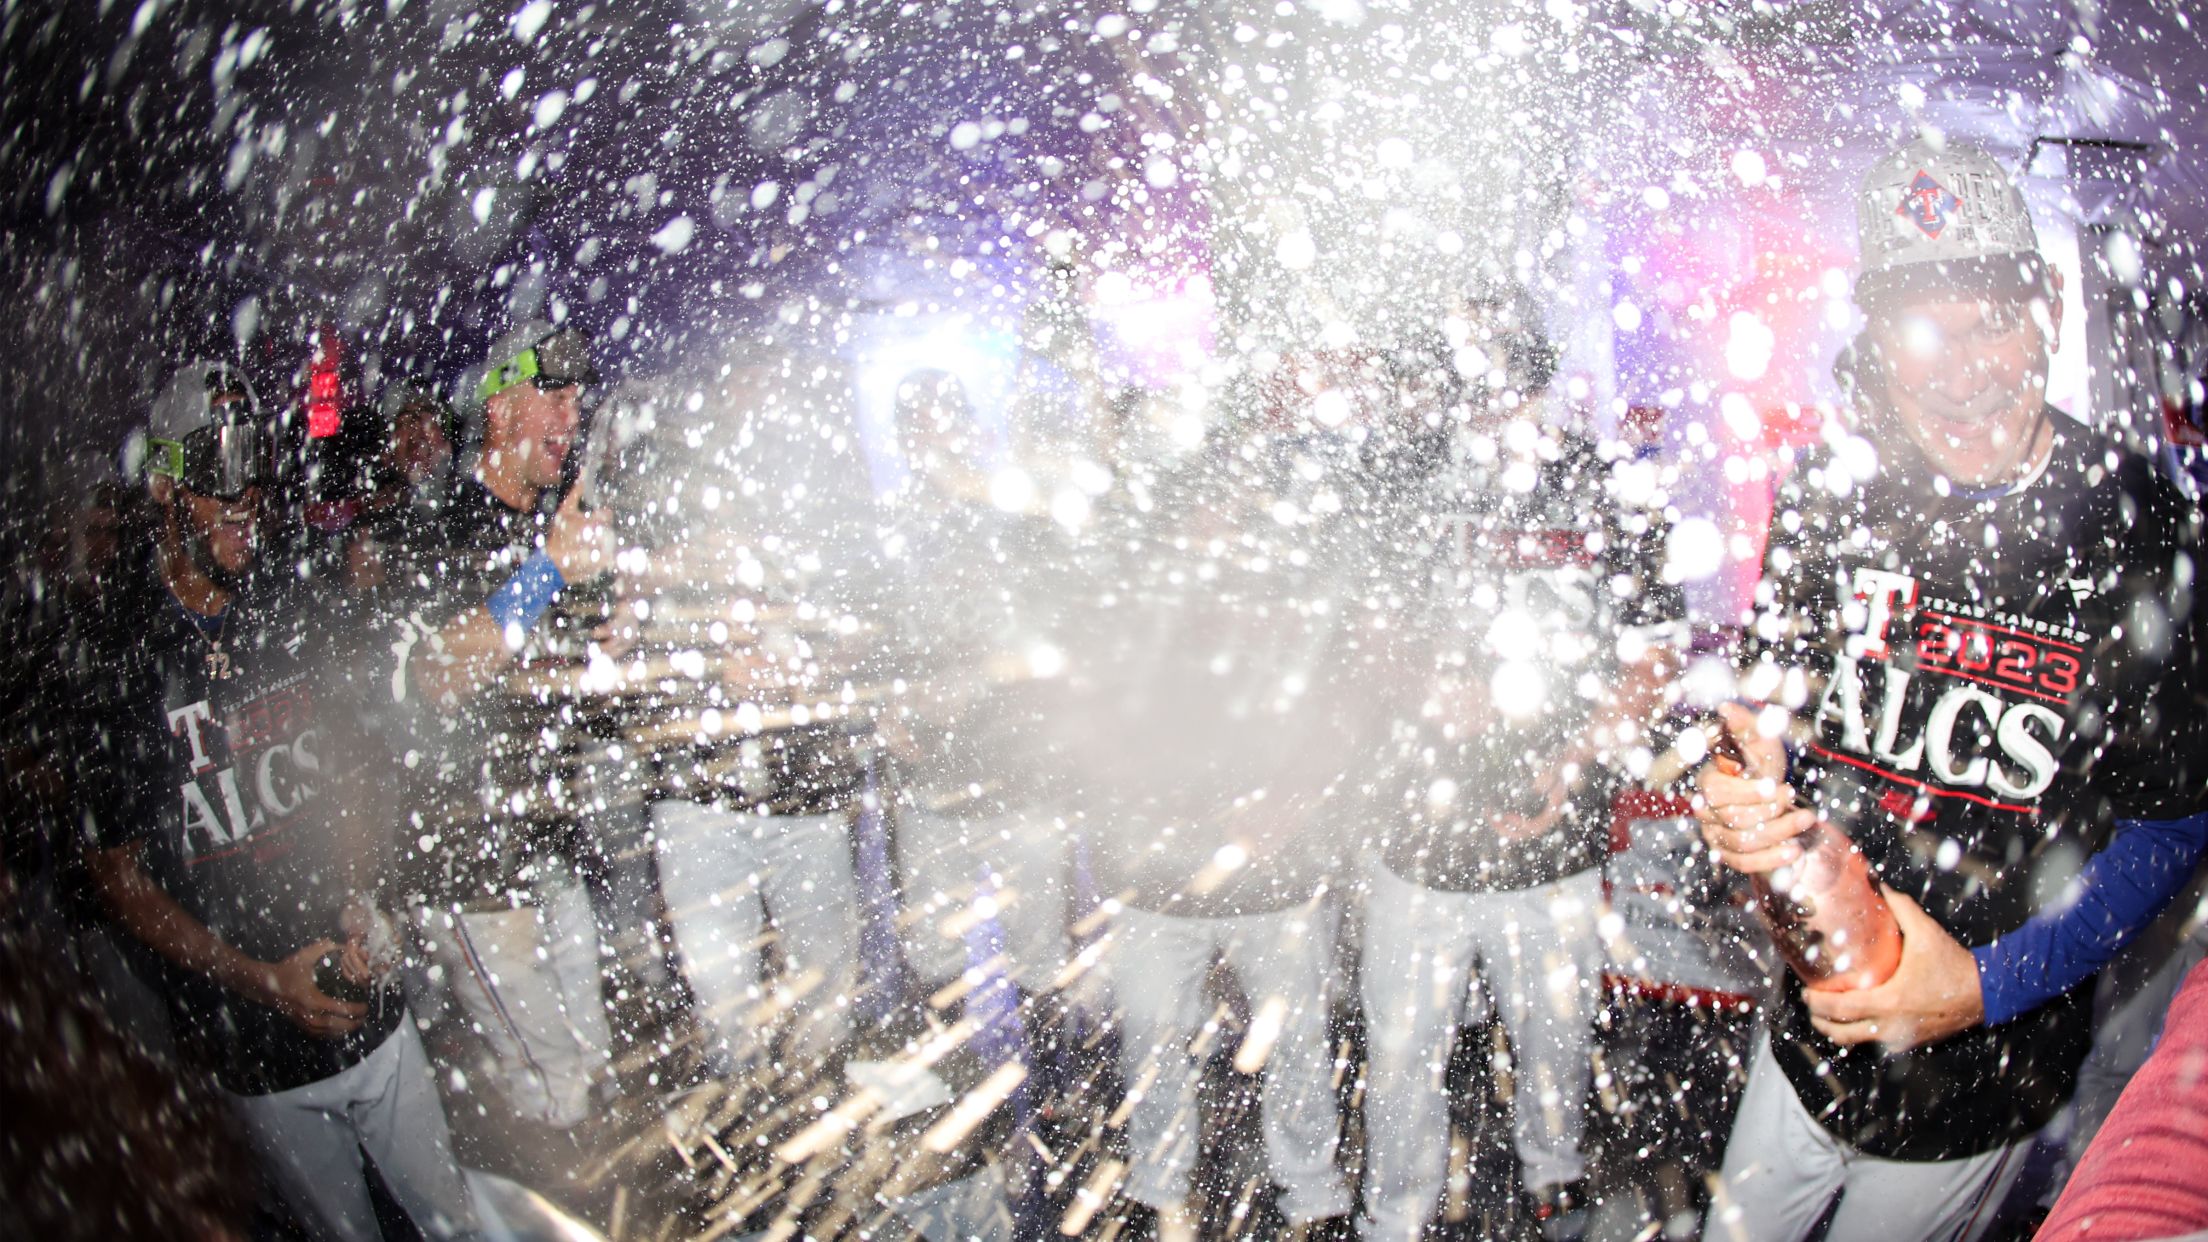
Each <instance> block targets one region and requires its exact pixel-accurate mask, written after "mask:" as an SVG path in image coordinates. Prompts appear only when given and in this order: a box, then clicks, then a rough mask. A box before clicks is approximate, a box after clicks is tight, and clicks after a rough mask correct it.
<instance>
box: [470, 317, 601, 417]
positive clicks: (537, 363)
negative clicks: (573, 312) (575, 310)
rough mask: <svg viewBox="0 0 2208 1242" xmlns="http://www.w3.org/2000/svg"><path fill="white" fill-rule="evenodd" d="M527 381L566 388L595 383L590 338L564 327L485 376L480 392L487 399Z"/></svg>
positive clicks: (540, 386)
mask: <svg viewBox="0 0 2208 1242" xmlns="http://www.w3.org/2000/svg"><path fill="white" fill-rule="evenodd" d="M524 380H528V381H530V382H532V383H534V384H536V386H537V387H539V388H565V387H567V386H568V385H570V384H595V383H597V382H598V372H597V371H596V370H594V369H593V368H592V367H591V365H590V338H589V337H587V336H584V335H583V334H582V333H581V332H578V331H576V330H575V329H573V328H562V329H560V330H559V331H557V332H554V333H553V334H552V335H550V336H548V337H545V338H544V339H543V340H541V341H538V342H537V343H536V344H534V345H532V346H530V347H529V348H527V349H525V350H522V351H521V352H520V353H518V354H516V355H514V357H513V358H512V359H511V360H510V361H507V362H504V363H501V364H500V365H498V366H495V367H492V368H491V369H490V370H489V371H488V372H486V373H485V374H484V376H483V383H482V384H481V385H480V386H479V387H478V389H477V395H478V396H480V397H482V398H483V399H484V400H485V401H488V400H490V399H491V398H492V397H495V396H497V395H498V394H500V393H502V392H504V391H506V390H507V389H509V388H512V387H513V386H514V385H516V384H519V383H521V382H522V381H524Z"/></svg>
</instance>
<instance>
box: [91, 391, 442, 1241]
mask: <svg viewBox="0 0 2208 1242" xmlns="http://www.w3.org/2000/svg"><path fill="white" fill-rule="evenodd" d="M271 438H272V437H270V435H269V432H268V427H267V424H266V423H265V421H264V419H263V416H262V414H261V411H260V410H259V408H258V406H257V404H256V402H255V400H254V396H253V392H252V389H251V387H250V385H249V384H248V383H247V382H246V380H245V378H244V377H243V375H241V374H240V373H239V372H237V371H236V370H235V369H233V368H231V367H229V366H227V365H225V364H221V363H193V364H188V365H186V366H184V367H182V368H180V369H178V370H177V372H176V373H175V374H174V375H173V376H172V377H171V379H170V380H169V382H168V383H167V385H166V386H165V387H164V388H163V390H162V392H161V394H160V396H159V398H158V399H157V400H156V401H155V403H154V406H153V409H152V413H151V417H150V418H149V420H148V424H147V427H146V430H145V433H144V439H143V445H144V471H145V477H146V482H147V489H148V491H149V493H150V495H151V497H152V499H153V502H154V503H155V505H156V506H157V508H158V510H159V527H158V533H157V535H156V547H155V555H154V557H153V563H152V566H151V568H150V572H149V574H148V576H147V580H146V581H145V582H144V583H143V584H142V585H141V586H137V587H136V588H135V590H134V595H133V603H134V605H135V608H134V611H133V613H132V614H131V616H130V617H129V618H128V619H127V620H125V621H124V622H123V623H122V624H119V625H118V626H117V627H115V629H114V631H113V632H112V633H111V634H110V635H109V636H108V640H109V641H108V643H107V644H106V646H105V647H104V650H103V652H102V654H101V656H100V658H99V660H98V661H97V663H96V667H95V675H94V676H92V677H89V678H87V681H88V683H90V688H91V690H92V692H93V693H94V694H95V695H96V704H97V711H98V719H99V724H100V728H99V729H98V731H97V732H96V734H88V735H87V736H88V741H89V739H91V738H95V737H96V738H97V741H96V742H91V743H90V744H89V745H88V750H89V753H88V754H87V755H86V756H85V757H84V763H85V773H84V779H83V780H82V782H81V784H80V787H79V789H78V790H77V797H78V799H79V800H80V802H81V803H82V806H83V810H84V819H85V824H86V833H87V836H88V838H89V841H90V845H91V852H90V857H89V863H88V866H89V870H90V873H91V876H92V880H93V884H94V887H95V889H96V891H97V892H98V894H99V895H100V897H101V899H102V900H103V901H104V903H105V905H106V907H107V909H108V911H109V912H110V914H111V915H112V917H113V919H114V921H115V923H116V924H117V925H118V926H119V927H120V928H121V929H122V930H123V931H124V932H126V933H127V934H128V936H129V937H130V938H131V939H132V940H133V941H134V942H136V944H138V945H140V946H142V947H143V948H144V949H146V950H149V951H150V956H149V957H148V958H147V961H146V965H147V966H148V967H149V969H150V970H151V971H152V972H153V977H154V979H155V981H156V982H157V984H158V986H159V987H160V989H161V990H162V991H163V993H164V994H165V995H166V997H167V999H168V1001H169V1004H170V1007H171V1010H172V1012H173V1014H174V1022H175V1026H176V1031H177V1038H178V1042H179V1044H180V1045H181V1046H182V1048H183V1050H184V1051H185V1053H186V1055H187V1056H188V1057H190V1058H191V1059H192V1060H193V1061H194V1062H195V1063H199V1064H203V1065H205V1066H207V1067H208V1068H209V1069H210V1070H211V1072H212V1073H213V1074H214V1076H215V1079H216V1081H217V1082H218V1083H220V1084H221V1086H222V1087H223V1089H224V1090H225V1092H226V1093H227V1096H228V1099H229V1102H230V1105H231V1107H232V1108H233V1110H234V1111H235V1112H236V1113H237V1115H238V1116H239V1118H240V1119H241V1121H242V1123H243V1125H244V1128H245V1132H246V1136H247V1139H248V1141H249V1143H250V1144H251V1146H252V1148H253V1149H254V1151H255V1152H256V1154H257V1155H258V1156H259V1157H260V1159H261V1162H262V1164H263V1165H264V1167H265V1168H266V1169H267V1171H268V1173H269V1175H270V1177H271V1180H272V1181H273V1182H274V1184H275V1186H276V1188H277V1190H278V1191H279V1192H280V1194H281V1195H282V1197H283V1199H284V1201H285V1203H286V1205H287V1206H288V1207H289V1208H290V1209H291V1211H292V1212H293V1214H294V1215H295V1216H297V1217H298V1219H299V1220H300V1222H301V1223H302V1224H305V1225H306V1226H307V1227H308V1228H310V1229H312V1230H314V1231H315V1232H316V1233H317V1234H318V1235H320V1236H326V1237H331V1238H363V1239H366V1238H375V1237H379V1236H381V1235H380V1230H379V1227H378V1225H377V1223H376V1215H375V1210H374V1207H373V1204H372V1202H371V1197H370V1192H369V1188H368V1182H367V1175H366V1163H367V1162H368V1161H373V1162H374V1165H375V1168H376V1170H377V1172H378V1174H379V1175H380V1176H381V1178H382V1180H383V1182H384V1184H385V1185H386V1186H387V1187H388V1188H389V1189H390V1191H391V1193H392V1196H393V1197H394V1199H395V1200H396V1201H397V1203H398V1205H399V1206H400V1207H401V1208H402V1209H403V1210H404V1211H405V1212H406V1214H407V1215H408V1216H409V1217H410V1218H411V1219H412V1221H413V1222H414V1224H415V1225H416V1226H417V1227H419V1228H421V1229H422V1230H424V1231H425V1232H427V1233H429V1234H430V1235H431V1236H436V1237H446V1236H459V1235H463V1234H468V1233H471V1232H472V1231H473V1230H474V1228H475V1223H474V1219H473V1215H472V1208H471V1205H470V1203H469V1200H468V1198H467V1194H466V1191H465V1189H464V1187H463V1185H462V1183H461V1180H460V1173H459V1168H458V1165H457V1164H456V1163H455V1162H454V1159H453V1152H452V1144H451V1139H450V1136H449V1134H448V1132H447V1129H446V1122H445V1115H444V1110H443V1106H442V1104H441V1103H440V1102H439V1100H438V1097H437V1092H436V1089H435V1087H434V1086H433V1085H432V1083H431V1081H430V1077H429V1069H428V1062H427V1060H426V1058H425V1056H424V1054H423V1050H422V1043H421V1037H420V1036H419V1034H418V1033H417V1032H416V1031H415V1029H414V1026H413V1023H412V1022H410V1021H409V1020H408V1019H407V1013H406V1005H405V1001H404V999H403V998H402V996H401V994H400V992H399V990H398V988H397V987H396V986H395V985H396V978H395V977H394V975H393V971H392V967H393V965H394V962H395V957H396V945H395V937H394V934H393V931H392V926H391V923H390V920H389V918H388V916H386V915H385V914H384V912H383V909H382V903H381V900H380V897H379V895H378V894H379V888H380V885H381V881H382V879H383V876H382V874H381V865H382V861H383V858H382V855H383V854H384V853H385V851H384V850H383V849H382V848H381V847H382V845H383V842H382V841H380V840H379V839H378V838H379V835H380V832H381V830H379V829H378V828H377V827H375V826H374V825H372V824H369V823H366V822H364V817H360V816H357V815H353V814H349V813H348V811H349V809H350V808H349V807H348V805H347V802H348V800H347V799H346V798H345V797H343V796H342V795H341V794H340V793H338V792H336V791H334V790H333V788H332V786H335V785H340V784H342V783H344V782H347V781H349V780H350V779H351V777H352V773H351V772H350V771H349V768H350V765H351V764H352V763H353V762H354V759H353V758H352V756H355V755H357V754H358V749H357V747H355V746H354V745H352V739H351V737H350V736H349V734H348V731H347V730H346V729H345V728H344V725H343V718H344V716H345V714H346V713H345V709H344V706H343V704H344V701H345V697H346V693H347V691H346V689H345V688H344V687H343V686H342V685H341V684H339V681H338V678H336V677H333V676H332V675H331V674H332V673H333V672H335V671H336V670H333V669H331V668H329V667H328V666H326V665H324V664H323V663H322V662H321V661H320V658H319V657H320V646H319V642H318V638H319V635H320V633H321V629H322V627H321V623H320V619H319V618H318V617H317V616H316V615H315V614H314V612H313V611H312V610H311V609H310V608H308V607H306V606H305V605H304V603H303V601H302V600H301V599H300V598H299V596H298V594H297V593H296V579H295V578H294V577H293V575H291V574H288V573H283V572H276V573H265V574H264V573H257V572H256V570H257V569H258V568H259V560H260V544H261V537H262V536H261V527H262V521H263V515H262V511H261V495H262V489H263V486H264V484H265V483H266V481H267V479H268V478H269V476H270V463H269V458H268V454H269V441H270V439H271ZM333 992H336V993H338V994H337V995H333V994H332V993H333Z"/></svg>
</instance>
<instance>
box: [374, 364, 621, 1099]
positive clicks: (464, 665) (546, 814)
mask: <svg viewBox="0 0 2208 1242" xmlns="http://www.w3.org/2000/svg"><path fill="white" fill-rule="evenodd" d="M589 344H590V343H589V338H587V337H586V336H584V335H583V334H582V333H581V332H580V331H579V330H576V329H574V328H561V329H555V328H554V327H553V326H552V325H550V324H548V323H545V322H544V321H542V320H536V321H530V322H526V323H523V324H521V325H519V326H517V327H514V328H513V329H511V330H509V331H508V332H506V333H505V334H504V335H502V336H500V337H499V338H498V339H497V340H496V341H495V342H493V343H492V345H491V347H490V349H489V351H488V352H487V353H486V355H485V357H484V359H483V364H482V369H481V372H480V379H479V380H477V382H476V384H475V387H474V390H473V391H474V394H475V400H476V402H477V403H478V405H479V407H480V416H481V426H482V428H483V438H482V443H481V446H480V448H479V450H478V451H477V454H476V456H475V459H474V460H473V461H472V462H470V463H468V465H467V467H466V469H464V471H463V472H462V477H461V478H460V480H459V482H458V483H457V485H456V486H455V488H454V490H453V493H452V495H451V496H450V498H449V499H448V500H447V502H446V503H445V504H444V505H443V507H442V508H441V509H440V510H439V511H438V512H437V514H436V516H435V520H434V521H431V522H426V523H420V524H417V525H416V526H415V527H414V528H413V529H412V530H411V531H410V532H409V534H408V536H407V546H406V548H405V549H404V550H403V560H404V563H405V567H406V568H405V572H404V574H403V575H401V576H402V577H403V578H404V579H406V580H408V581H411V582H413V583H415V584H417V585H418V586H420V587H421V589H420V594H419V596H418V597H416V598H415V599H413V601H412V602H411V603H410V605H409V606H408V607H407V608H406V610H405V614H406V615H405V616H404V617H403V618H400V619H399V620H398V621H397V623H396V632H395V635H394V641H393V643H392V646H391V651H392V654H393V655H394V656H395V658H396V665H395V667H393V668H392V669H391V671H390V693H391V697H392V699H393V700H394V701H395V703H396V704H397V705H399V707H400V708H401V709H402V710H406V711H409V712H411V714H412V721H413V723H412V725H411V738H412V741H411V748H410V750H409V751H408V752H407V753H406V754H405V756H404V757H403V760H402V763H401V764H400V765H399V767H398V768H397V769H396V770H395V771H394V777H395V778H398V779H403V780H406V781H408V782H409V786H410V790H411V792H410V796H409V799H408V801H409V802H410V803H411V804H413V805H414V806H415V807H417V808H418V809H417V810H415V811H414V812H413V813H412V814H411V815H410V816H409V818H408V821H407V823H406V824H405V825H403V826H402V827H401V829H400V836H401V838H402V841H403V842H405V843H407V844H408V845H409V846H410V856H409V859H408V879H409V883H410V884H411V885H412V886H413V888H414V890H415V891H414V897H415V899H416V904H417V906H418V909H417V911H416V919H417V927H418V930H419V932H420V934H421V936H422V939H423V941H424V943H425V945H426V947H427V950H428V953H429V959H430V963H431V965H430V971H429V973H430V974H432V975H433V976H436V977H439V978H441V980H442V982H443V984H444V986H446V987H448V988H450V989H451V991H452V993H453V995H454V996H455V997H456V998H457V999H458V1001H459V1005H460V1009H461V1011H462V1013H463V1015H464V1016H465V1018H466V1019H467V1021H468V1022H469V1024H470V1026H471V1027H472V1028H473V1030H474V1031H475V1032H476V1033H477V1034H478V1035H479V1036H480V1037H481V1038H482V1040H483V1043H484V1049H485V1053H486V1061H485V1064H484V1068H485V1069H486V1070H487V1071H488V1077H489V1078H490V1079H491V1080H492V1081H493V1082H494V1083H495V1084H496V1085H497V1087H498V1089H499V1093H500V1095H501V1096H502V1097H503V1098H504V1100H505V1101H506V1103H507V1104H508V1105H509V1106H510V1107H511V1108H512V1109H513V1110H514V1111H515V1112H516V1113H517V1114H518V1115H519V1116H520V1117H521V1118H523V1119H525V1120H527V1121H531V1122H535V1123H538V1124H542V1125H546V1126H549V1127H552V1128H554V1129H557V1130H571V1129H573V1128H574V1127H575V1126H577V1125H579V1124H581V1123H582V1122H583V1121H585V1120H586V1119H587V1118H589V1117H590V1116H591V1114H592V1112H593V1110H594V1108H595V1106H596V1104H597V1102H598V1101H599V1100H600V1099H601V1098H603V1097H604V1096H605V1095H607V1094H608V1093H610V1092H611V1090H612V1087H613V1084H612V1081H611V1077H610V1074H611V1048H612V1031H611V1028H610V1026H609V1023H608V1021H607V1017H606V1009H605V996H604V991H603V982H602V981H603V973H602V968H601V960H600V959H601V948H600V940H599V935H598V928H597V924H596V921H595V920H594V918H593V916H592V912H591V906H590V898H589V895H588V893H587V891H586V889H585V882H584V879H583V877H582V876H581V874H580V873H579V868H580V867H581V866H582V865H583V863H584V860H585V857H586V855H587V847H586V844H585V842H584V841H583V840H582V839H581V837H582V834H584V833H586V832H587V831H588V827H587V825H586V824H579V823H577V822H576V820H577V816H578V814H579V812H578V807H577V805H576V804H572V803H561V804H555V805H553V806H550V807H546V808H543V809H542V810H541V811H540V810H539V809H537V808H536V807H534V806H532V799H533V798H534V797H535V796H537V795H540V794H543V793H544V785H545V778H544V776H543V775H541V772H542V767H541V765H543V764H547V763H552V762H555V761H556V757H557V756H556V747H557V746H558V745H559V743H558V742H557V741H553V740H548V739H556V738H557V737H558V736H559V732H560V722H559V720H558V712H559V709H558V707H557V706H556V705H553V706H545V707H542V708H541V709H540V710H534V711H533V710H532V709H531V706H530V705H529V701H528V700H526V699H525V701H524V702H523V703H522V704H519V705H517V704H516V703H515V702H514V699H515V697H516V696H515V695H514V694H513V692H512V691H510V690H507V689H505V688H504V687H505V685H506V682H505V680H504V679H505V678H507V677H508V676H509V675H512V674H514V673H516V672H517V671H518V670H521V669H523V668H525V667H526V666H528V665H530V664H532V663H534V662H537V661H541V660H544V659H546V658H548V652H549V649H550V648H551V647H553V646H556V645H559V644H562V643H565V642H569V641H570V640H571V639H580V638H581V637H583V636H582V635H578V634H576V630H577V629H578V627H580V626H582V625H583V624H585V623H584V621H583V620H582V619H581V618H580V616H579V614H578V613H574V612H570V611H569V610H568V609H567V608H566V607H565V606H564V597H567V596H571V595H573V594H575V593H576V591H575V587H576V586H577V585H582V584H588V583H590V582H591V580H593V579H596V578H598V577H600V576H601V575H603V574H605V573H606V572H608V571H609V570H610V569H611V568H612V564H613V561H612V555H611V550H610V542H609V540H608V539H607V536H606V531H605V524H604V522H603V520H602V518H601V516H600V515H599V514H597V513H594V512H592V511H589V510H587V509H585V507H584V506H583V502H582V496H581V492H580V489H567V490H566V491H565V492H564V494H563V487H564V486H565V481H566V479H567V477H568V476H567V472H566V467H567V459H568V456H569V454H570V453H571V452H572V451H573V449H574V447H575V444H576V437H577V429H578V420H579V407H580V402H581V398H582V392H583V388H584V386H585V385H587V384H591V383H594V382H595V381H596V379H597V375H596V372H595V371H594V370H593V369H592V367H591V362H590V356H589ZM421 584H426V585H421ZM590 624H591V625H593V626H594V627H595V628H594V629H592V630H591V631H589V634H588V637H589V640H590V642H591V643H593V644H595V643H598V642H600V641H605V642H610V641H611V640H612V632H611V629H610V628H609V627H608V626H607V625H606V624H605V623H604V622H603V621H602V620H600V621H592V622H590Z"/></svg>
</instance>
